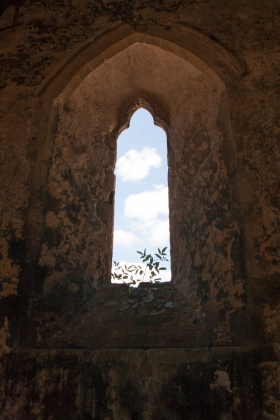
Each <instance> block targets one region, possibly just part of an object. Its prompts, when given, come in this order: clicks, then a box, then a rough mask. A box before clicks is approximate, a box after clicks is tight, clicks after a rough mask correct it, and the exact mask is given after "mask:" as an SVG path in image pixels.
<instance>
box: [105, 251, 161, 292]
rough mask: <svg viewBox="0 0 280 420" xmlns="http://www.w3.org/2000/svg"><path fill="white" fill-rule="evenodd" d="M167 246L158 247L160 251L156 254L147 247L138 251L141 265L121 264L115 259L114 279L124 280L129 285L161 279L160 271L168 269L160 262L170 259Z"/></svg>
mask: <svg viewBox="0 0 280 420" xmlns="http://www.w3.org/2000/svg"><path fill="white" fill-rule="evenodd" d="M166 250H167V247H165V248H162V249H160V248H158V252H157V253H155V254H154V256H153V255H152V254H147V252H146V249H145V250H144V252H140V251H137V253H138V254H140V260H142V264H144V266H141V265H135V264H131V265H129V266H128V265H127V264H120V263H117V262H116V261H114V268H113V271H112V273H111V277H112V279H114V280H118V281H123V282H124V283H125V284H127V285H128V286H132V285H136V284H138V283H141V282H144V281H150V282H151V283H154V282H158V281H160V280H161V277H158V275H160V272H161V271H162V270H166V268H165V267H162V266H160V263H162V262H164V261H168V259H167V257H166Z"/></svg>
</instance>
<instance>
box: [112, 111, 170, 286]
mask: <svg viewBox="0 0 280 420" xmlns="http://www.w3.org/2000/svg"><path fill="white" fill-rule="evenodd" d="M115 175H116V189H115V216H114V239H113V265H112V267H113V269H112V270H113V271H114V261H116V262H119V263H120V264H126V265H127V266H128V265H130V264H137V265H140V258H139V257H140V255H139V254H137V252H136V251H141V252H143V251H144V250H145V249H146V250H147V253H151V254H155V253H158V248H160V249H161V250H162V248H164V247H167V250H166V253H167V259H168V262H163V263H162V262H161V263H160V266H161V267H165V268H166V270H165V271H160V274H159V275H157V276H156V277H160V278H161V281H170V279H171V270H170V235H169V206H168V165H167V139H166V133H165V131H164V130H163V129H162V128H160V127H158V126H156V125H154V120H153V117H152V115H151V114H150V113H149V112H148V111H146V110H145V109H143V108H140V109H139V110H137V111H136V112H135V113H134V114H133V116H132V118H131V121H130V127H129V128H128V129H127V130H125V131H123V132H122V133H121V134H120V135H119V138H118V142H117V163H116V168H115ZM138 278H139V276H138ZM112 281H113V282H116V283H117V282H118V281H117V280H112ZM146 281H148V279H147V278H146ZM119 282H122V280H121V281H119Z"/></svg>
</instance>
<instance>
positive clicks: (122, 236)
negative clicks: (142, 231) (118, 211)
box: [114, 229, 136, 246]
mask: <svg viewBox="0 0 280 420" xmlns="http://www.w3.org/2000/svg"><path fill="white" fill-rule="evenodd" d="M135 240H136V237H135V236H134V235H133V233H131V232H125V231H124V230H121V229H117V230H115V231H114V245H118V246H129V245H132V244H133V243H134V242H135Z"/></svg>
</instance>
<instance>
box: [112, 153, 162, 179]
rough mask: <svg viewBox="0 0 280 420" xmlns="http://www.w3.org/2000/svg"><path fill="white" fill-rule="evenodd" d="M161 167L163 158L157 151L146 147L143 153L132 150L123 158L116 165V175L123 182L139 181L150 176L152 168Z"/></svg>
mask: <svg viewBox="0 0 280 420" xmlns="http://www.w3.org/2000/svg"><path fill="white" fill-rule="evenodd" d="M160 166H161V157H160V156H159V155H158V154H157V153H156V149H152V148H151V147H144V149H143V150H142V151H141V152H138V150H135V149H131V150H129V151H128V152H126V153H125V154H124V155H123V156H121V157H120V158H119V159H118V161H117V164H116V175H117V176H120V177H121V179H122V180H123V181H138V180H140V179H144V178H146V177H147V176H148V175H149V172H150V169H151V168H159V167H160Z"/></svg>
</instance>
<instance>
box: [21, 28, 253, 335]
mask: <svg viewBox="0 0 280 420" xmlns="http://www.w3.org/2000/svg"><path fill="white" fill-rule="evenodd" d="M176 30H177V29H176ZM115 31H119V32H120V33H119V32H118V33H119V36H121V37H122V38H121V40H119V41H118V43H114V46H109V49H108V48H107V49H106V50H105V52H104V51H103V52H102V53H101V52H100V54H99V55H98V56H95V57H94V58H92V57H91V56H90V55H87V54H86V51H87V48H93V47H92V46H91V44H90V43H89V45H88V46H86V47H84V48H82V49H81V51H80V55H79V54H78V53H77V54H76V55H75V54H74V58H73V60H72V62H71V63H72V65H70V64H69V63H70V62H69V63H68V64H69V66H67V65H66V64H64V65H62V66H60V69H59V70H57V71H56V72H55V73H54V74H53V75H51V76H50V78H49V79H48V80H47V81H46V82H45V83H44V85H43V86H42V87H41V88H40V89H39V90H38V92H37V93H38V95H39V101H40V102H42V108H41V110H40V113H41V114H42V109H45V110H47V109H48V107H50V105H51V103H52V102H51V96H52V95H54V94H57V92H58V89H61V88H63V87H64V86H65V84H66V86H65V87H64V88H63V90H62V91H61V93H60V95H58V96H57V97H56V99H55V100H54V102H53V105H52V109H51V117H50V123H49V129H48V136H47V139H46V141H45V142H44V144H45V145H44V147H41V149H40V155H41V162H42V165H41V166H40V165H39V164H38V162H37V164H36V165H37V166H36V168H35V170H34V178H33V179H34V189H33V200H34V201H33V203H32V201H31V205H30V213H29V227H28V228H29V231H30V232H31V233H32V234H30V235H29V237H30V238H31V240H30V247H29V256H30V257H29V258H28V259H29V262H30V268H31V272H32V265H33V266H34V265H35V264H37V263H38V258H39V256H40V259H39V266H40V267H46V268H47V269H46V272H47V275H46V277H45V278H44V290H45V292H48V293H49V292H50V293H51V291H52V289H53V288H56V287H59V288H60V287H61V289H59V290H60V291H61V290H62V291H63V290H64V288H66V290H68V289H69V288H70V291H71V292H73V293H74V294H75V299H76V300H78V301H79V300H81V299H85V295H87V294H88V295H90V294H91V293H92V288H93V287H96V286H98V285H101V284H104V282H105V283H106V282H108V280H109V278H110V273H109V271H110V259H111V248H112V220H113V207H112V204H113V193H114V178H113V167H114V164H115V141H116V138H117V136H118V134H119V132H120V131H121V130H122V129H123V127H124V126H126V125H127V124H128V121H129V117H130V115H131V112H132V111H133V110H134V109H136V108H137V107H139V106H143V104H145V106H146V107H148V108H149V110H151V111H152V114H153V115H154V116H155V120H156V122H157V124H160V125H163V126H164V127H165V128H166V131H167V134H168V148H169V169H170V172H169V186H170V215H171V216H170V226H171V253H172V261H173V268H172V270H173V281H174V284H175V285H176V288H177V291H178V292H180V293H182V296H183V299H187V300H188V302H191V303H190V305H191V306H192V308H194V307H198V306H199V305H200V306H201V308H203V312H204V314H206V315H207V317H208V320H209V321H211V322H214V323H217V322H218V323H221V324H222V325H223V326H226V329H228V328H229V315H230V313H231V312H232V311H234V310H235V309H236V308H238V307H240V306H242V305H243V304H244V302H243V294H244V289H243V282H244V277H245V273H244V271H243V267H240V255H242V253H243V249H242V246H241V241H240V238H241V236H242V230H243V226H242V224H243V220H242V208H241V205H240V202H239V196H238V187H237V170H236V165H237V163H236V158H235V149H234V144H233V141H232V135H231V128H230V119H229V114H228V105H227V95H226V87H225V83H226V82H227V81H228V80H231V78H232V77H240V75H241V70H240V69H241V67H240V66H239V64H238V63H237V62H236V61H235V59H233V58H232V57H231V56H230V55H229V54H228V53H226V52H225V51H224V50H223V49H220V48H218V49H217V56H218V59H217V56H215V54H214V55H213V54H210V52H211V51H212V50H211V49H213V45H212V44H213V42H212V41H210V40H209V41H208V43H206V42H205V39H204V38H203V37H202V39H201V37H200V36H199V37H197V39H196V44H195V42H194V40H193V39H192V38H191V37H190V39H191V40H192V44H191V45H192V48H193V49H194V48H195V47H194V46H195V45H196V48H197V50H198V54H199V55H200V56H203V54H204V55H205V61H206V62H208V63H210V64H211V65H212V67H213V68H214V70H215V71H216V72H217V73H218V74H219V76H221V77H223V79H224V80H222V79H221V77H219V76H218V75H217V73H215V71H213V70H212V68H211V67H210V66H208V64H205V62H204V63H203V62H202V60H201V58H200V57H197V56H195V55H194V54H193V53H192V52H189V51H185V50H184V49H182V47H180V46H178V45H176V44H175V43H174V42H173V43H172V42H171V41H166V40H159V38H157V37H154V36H152V35H147V34H146V35H145V34H139V33H131V29H129V28H128V27H126V26H125V27H122V26H121V27H119V28H117V29H115ZM123 31H124V32H125V34H126V36H124V32H123ZM126 31H129V32H130V33H129V34H128V35H127V33H126ZM187 32H188V31H187ZM188 34H189V35H190V34H192V35H193V32H192V31H189V33H188ZM111 35H112V34H110V36H111ZM171 35H172V36H173V37H174V36H175V35H174V33H173V32H171ZM177 35H178V30H177ZM185 35H186V34H185ZM109 38H110V37H109V36H108V34H106V35H105V39H104V40H102V39H101V41H102V42H104V43H105V45H107V47H108V42H109ZM171 38H172V37H171ZM190 39H187V41H188V42H189V43H190ZM173 40H174V39H173ZM114 41H116V39H114ZM106 43H107V44H106ZM214 44H215V43H214ZM94 48H95V49H94V52H95V53H96V49H97V46H96V45H95V47H94ZM85 57H87V60H89V59H90V58H91V61H90V62H89V64H83V63H84V60H85V59H86V58H85ZM104 57H107V58H108V60H106V61H104ZM70 61H71V60H70ZM92 63H95V64H96V67H95V69H94V70H93V67H94V66H93V64H92ZM193 63H195V65H196V66H195V65H194V64H193ZM82 65H83V67H82V68H81V69H80V71H77V74H76V75H75V76H74V77H72V79H71V80H70V82H69V83H68V84H67V80H68V79H69V78H70V76H72V75H73V72H74V70H75V71H76V70H78V66H80V67H81V66H82ZM67 75H68V76H67ZM44 107H45V108H44ZM46 113H47V112H46ZM41 121H42V119H41ZM65 153H66V155H67V156H66V155H65ZM42 169H43V170H42ZM38 171H39V172H40V174H41V175H40V176H37V175H36V174H38ZM36 191H37V192H36ZM38 193H40V194H38ZM36 200H37V204H35V205H34V203H36ZM38 203H39V204H38ZM34 220H36V222H37V226H36V228H34ZM32 235H33V236H32ZM29 279H30V276H29Z"/></svg>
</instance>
